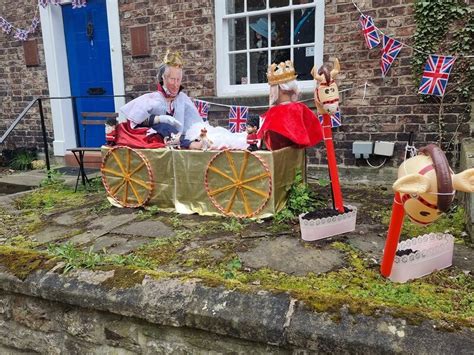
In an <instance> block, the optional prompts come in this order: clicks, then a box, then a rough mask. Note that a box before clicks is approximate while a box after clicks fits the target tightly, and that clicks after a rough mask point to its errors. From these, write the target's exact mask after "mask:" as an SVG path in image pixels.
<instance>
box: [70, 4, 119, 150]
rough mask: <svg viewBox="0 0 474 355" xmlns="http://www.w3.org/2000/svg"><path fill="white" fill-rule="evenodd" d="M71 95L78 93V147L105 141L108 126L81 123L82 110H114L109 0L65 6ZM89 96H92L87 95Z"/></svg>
mask: <svg viewBox="0 0 474 355" xmlns="http://www.w3.org/2000/svg"><path fill="white" fill-rule="evenodd" d="M62 13H63V22H64V34H65V38H66V48H67V59H68V65H69V80H70V83H71V94H72V96H77V97H78V98H77V99H76V107H74V109H75V110H76V117H77V119H78V121H79V122H78V129H79V132H78V133H79V136H80V142H77V143H78V146H84V147H99V146H100V145H102V144H103V143H105V134H104V126H100V125H87V126H83V125H82V124H81V122H80V121H81V113H82V112H114V111H115V108H114V100H113V98H112V97H104V96H107V95H113V85H112V70H111V65H110V46H109V30H108V27H107V9H106V0H89V1H87V6H86V7H83V8H80V9H72V6H71V5H64V6H62ZM84 96H88V97H84Z"/></svg>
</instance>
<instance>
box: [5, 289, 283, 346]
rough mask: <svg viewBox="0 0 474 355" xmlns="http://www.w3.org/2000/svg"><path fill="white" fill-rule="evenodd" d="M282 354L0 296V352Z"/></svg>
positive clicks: (78, 309) (191, 332)
mask: <svg viewBox="0 0 474 355" xmlns="http://www.w3.org/2000/svg"><path fill="white" fill-rule="evenodd" d="M17 352H28V353H41V354H64V353H67V354H123V355H126V354H170V353H180V354H183V353H196V352H202V353H208V352H218V353H231V352H232V353H241V354H249V353H257V354H258V353H260V354H264V353H269V352H270V353H272V354H280V353H282V354H283V353H287V352H286V351H285V350H284V349H279V348H277V347H274V346H270V345H268V346H267V345H265V344H258V343H254V342H251V341H246V340H239V339H234V338H230V337H226V336H218V335H216V334H213V333H209V332H204V331H201V330H197V329H190V328H174V327H170V326H159V325H156V324H151V323H148V322H145V321H143V320H140V319H137V318H132V317H124V316H120V315H116V314H112V313H107V312H100V311H96V310H92V309H85V308H81V307H76V306H71V305H67V304H64V303H59V302H53V301H47V300H43V299H40V298H34V297H28V296H23V295H19V294H13V293H6V292H2V291H0V353H1V354H12V353H13V354H16V353H17Z"/></svg>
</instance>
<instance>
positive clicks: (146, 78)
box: [120, 0, 215, 96]
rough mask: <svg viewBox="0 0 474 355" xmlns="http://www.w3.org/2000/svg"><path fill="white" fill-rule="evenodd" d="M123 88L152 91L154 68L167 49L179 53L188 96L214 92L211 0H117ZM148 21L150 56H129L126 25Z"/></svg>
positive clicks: (154, 85) (129, 90)
mask: <svg viewBox="0 0 474 355" xmlns="http://www.w3.org/2000/svg"><path fill="white" fill-rule="evenodd" d="M120 21H121V28H122V45H123V48H122V51H123V61H124V72H125V85H126V86H125V90H126V91H127V92H143V91H149V90H156V80H155V77H156V74H157V68H158V66H159V64H160V63H161V61H162V59H163V56H164V54H165V52H166V49H167V48H170V49H171V50H179V51H180V52H182V53H183V60H184V62H185V76H184V80H183V86H184V87H186V91H187V93H188V94H189V95H190V96H207V95H214V79H215V78H214V67H215V60H214V2H213V0H197V1H185V0H167V1H164V0H162V1H144V0H138V1H121V5H120ZM138 24H148V28H149V33H150V47H151V55H150V56H149V57H144V58H132V56H131V43H130V31H129V27H130V26H135V25H138Z"/></svg>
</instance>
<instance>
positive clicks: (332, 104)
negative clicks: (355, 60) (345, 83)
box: [311, 58, 340, 114]
mask: <svg viewBox="0 0 474 355" xmlns="http://www.w3.org/2000/svg"><path fill="white" fill-rule="evenodd" d="M339 71H340V65H339V60H338V59H337V58H336V59H335V60H334V67H333V69H332V70H331V71H330V70H329V68H328V67H327V65H323V66H322V67H321V68H319V70H318V71H317V72H316V70H315V67H313V69H312V70H311V75H313V78H314V80H316V81H318V83H319V85H318V86H317V87H316V89H315V90H314V103H315V105H316V107H317V108H318V112H319V113H321V114H324V113H327V114H333V113H335V112H336V111H337V110H338V109H339V90H338V88H337V84H336V81H335V78H336V75H337V74H338V73H339Z"/></svg>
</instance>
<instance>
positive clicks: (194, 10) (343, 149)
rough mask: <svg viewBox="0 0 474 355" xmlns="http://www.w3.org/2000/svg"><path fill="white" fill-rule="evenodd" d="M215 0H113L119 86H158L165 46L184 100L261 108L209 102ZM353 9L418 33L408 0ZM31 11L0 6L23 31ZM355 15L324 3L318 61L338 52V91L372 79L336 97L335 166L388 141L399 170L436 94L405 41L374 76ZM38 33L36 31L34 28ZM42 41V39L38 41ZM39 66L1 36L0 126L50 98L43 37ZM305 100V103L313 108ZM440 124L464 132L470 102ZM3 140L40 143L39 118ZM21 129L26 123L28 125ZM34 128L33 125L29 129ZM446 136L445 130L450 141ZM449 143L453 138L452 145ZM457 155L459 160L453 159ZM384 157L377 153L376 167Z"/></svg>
mask: <svg viewBox="0 0 474 355" xmlns="http://www.w3.org/2000/svg"><path fill="white" fill-rule="evenodd" d="M214 1H215V0H198V1H185V0H161V1H153V2H148V1H145V0H121V1H120V2H119V11H120V21H121V30H122V52H123V62H124V72H125V88H126V92H135V93H143V92H146V91H150V90H154V89H155V76H156V73H157V68H158V65H159V63H160V62H161V59H162V57H163V55H164V53H165V50H166V48H171V49H173V50H180V51H182V52H183V57H184V61H185V78H184V82H183V85H184V86H185V88H186V91H187V92H188V94H189V95H190V96H194V97H205V98H207V99H208V100H209V101H213V100H215V101H218V102H227V103H233V104H235V103H239V104H243V105H245V104H248V105H251V104H260V105H262V104H263V105H264V104H266V103H267V99H266V98H250V99H249V98H231V99H228V100H225V99H219V98H215V97H214V95H215V89H214V88H215V82H216V81H217V80H219V78H216V77H215V45H214V31H215V29H214ZM358 5H359V6H360V8H361V9H363V11H364V12H366V13H367V14H369V15H371V16H373V18H374V20H375V21H376V24H377V25H378V26H379V27H380V28H381V29H382V30H383V31H384V32H386V33H387V34H389V35H391V36H393V37H395V38H397V39H400V40H401V41H402V42H404V43H406V44H409V45H410V44H412V36H413V33H414V30H415V24H414V18H413V4H412V2H406V1H403V0H360V1H358ZM33 12H34V7H33V5H32V4H30V3H29V2H27V1H26V0H21V1H20V2H19V3H18V5H17V3H13V2H8V3H7V4H2V5H0V15H2V16H4V17H6V18H7V19H8V20H10V21H12V22H14V23H15V25H17V26H19V27H21V26H23V27H26V26H27V25H29V23H28V22H25V20H24V18H30V17H31V15H30V14H31V13H33ZM358 19H359V13H358V12H357V11H356V10H355V8H354V6H353V4H352V2H351V1H350V0H326V21H325V46H324V51H325V53H324V60H325V62H328V61H329V59H330V57H333V56H337V57H338V58H339V59H340V62H341V73H340V75H339V84H340V87H341V89H344V88H348V87H351V86H360V85H363V84H364V83H365V82H366V81H367V82H368V84H369V87H368V88H367V91H366V93H365V99H364V98H363V95H364V90H363V88H357V89H354V90H351V91H350V92H346V93H345V94H344V95H343V98H342V104H341V107H342V114H343V124H344V125H343V126H342V127H340V128H338V129H335V130H334V140H335V147H336V152H337V160H338V163H339V164H341V165H344V166H349V167H351V166H366V163H365V161H361V160H357V161H356V160H355V159H354V157H353V155H352V153H351V148H352V142H353V141H354V140H370V141H375V140H388V141H392V142H396V146H395V156H394V157H393V158H391V159H389V161H388V162H387V166H392V167H396V166H398V165H399V163H400V161H401V160H402V159H403V155H404V146H405V143H406V141H407V139H408V136H409V133H410V132H414V133H415V143H416V145H417V146H420V145H421V144H423V143H424V142H435V141H436V140H437V136H438V114H439V100H437V99H428V100H427V101H426V102H424V103H420V101H419V96H418V95H417V94H416V92H417V87H416V86H415V85H414V84H413V80H412V68H411V57H412V50H411V49H410V48H408V47H404V48H403V49H402V51H401V52H400V54H399V57H398V59H396V61H395V62H394V64H393V66H392V68H391V69H390V71H389V73H388V76H387V77H386V78H385V79H382V78H381V74H380V69H379V61H380V50H379V49H372V50H368V49H367V48H366V47H365V43H364V40H363V37H362V35H361V33H360V31H359V25H358ZM138 24H148V26H149V34H150V47H151V55H150V56H149V57H143V58H132V56H131V43H130V31H129V27H130V26H135V25H138ZM36 36H37V37H38V38H40V35H39V34H36ZM40 39H41V38H40ZM40 62H41V64H40V66H39V67H34V68H26V67H25V65H24V63H23V49H22V47H21V45H20V43H19V42H18V41H16V40H13V39H12V37H11V36H6V35H5V34H3V33H0V63H2V65H1V66H0V104H1V111H0V115H1V116H0V117H1V118H0V128H2V131H3V128H4V127H5V126H6V124H7V122H10V121H11V120H12V119H13V118H14V117H16V115H17V114H18V113H19V112H21V110H22V108H24V107H25V106H26V104H27V102H28V100H29V99H30V98H31V97H32V96H33V95H40V94H47V81H46V72H45V65H44V53H43V47H42V44H41V43H40ZM310 106H312V105H310ZM211 110H212V112H211V114H210V120H211V122H213V123H219V124H225V123H226V115H227V111H226V110H223V109H222V108H218V107H213V108H211ZM443 120H444V122H445V126H444V129H445V130H446V131H448V132H454V131H456V129H457V130H458V132H459V133H460V137H465V136H469V125H468V123H467V122H468V120H469V106H468V105H466V103H465V102H462V101H461V100H460V99H459V98H458V97H456V96H453V95H448V96H447V97H445V99H444V113H443ZM25 123H26V124H23V125H22V126H21V127H20V128H19V129H17V130H15V134H14V135H13V136H12V138H11V139H10V140H9V142H13V143H12V144H19V143H22V144H23V143H27V142H29V141H32V142H33V141H34V142H37V141H38V139H39V135H40V132H39V131H38V129H37V127H39V124H38V119H37V115H34V114H32V115H30V116H29V118H28V120H26V121H25ZM26 125H27V126H28V127H29V128H30V129H25V127H26ZM32 127H34V128H32ZM451 137H452V134H447V135H446V137H445V138H446V139H447V141H449V140H451ZM453 147H454V148H456V145H455V144H454V145H453V144H452V145H451V149H452V148H453ZM308 156H309V162H310V164H325V162H326V159H325V157H326V153H325V149H324V148H323V145H322V144H320V145H318V146H317V147H316V148H314V149H310V150H309V152H308ZM454 158H455V160H456V156H454ZM380 162H381V159H378V158H374V159H373V161H372V163H373V164H378V163H380Z"/></svg>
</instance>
